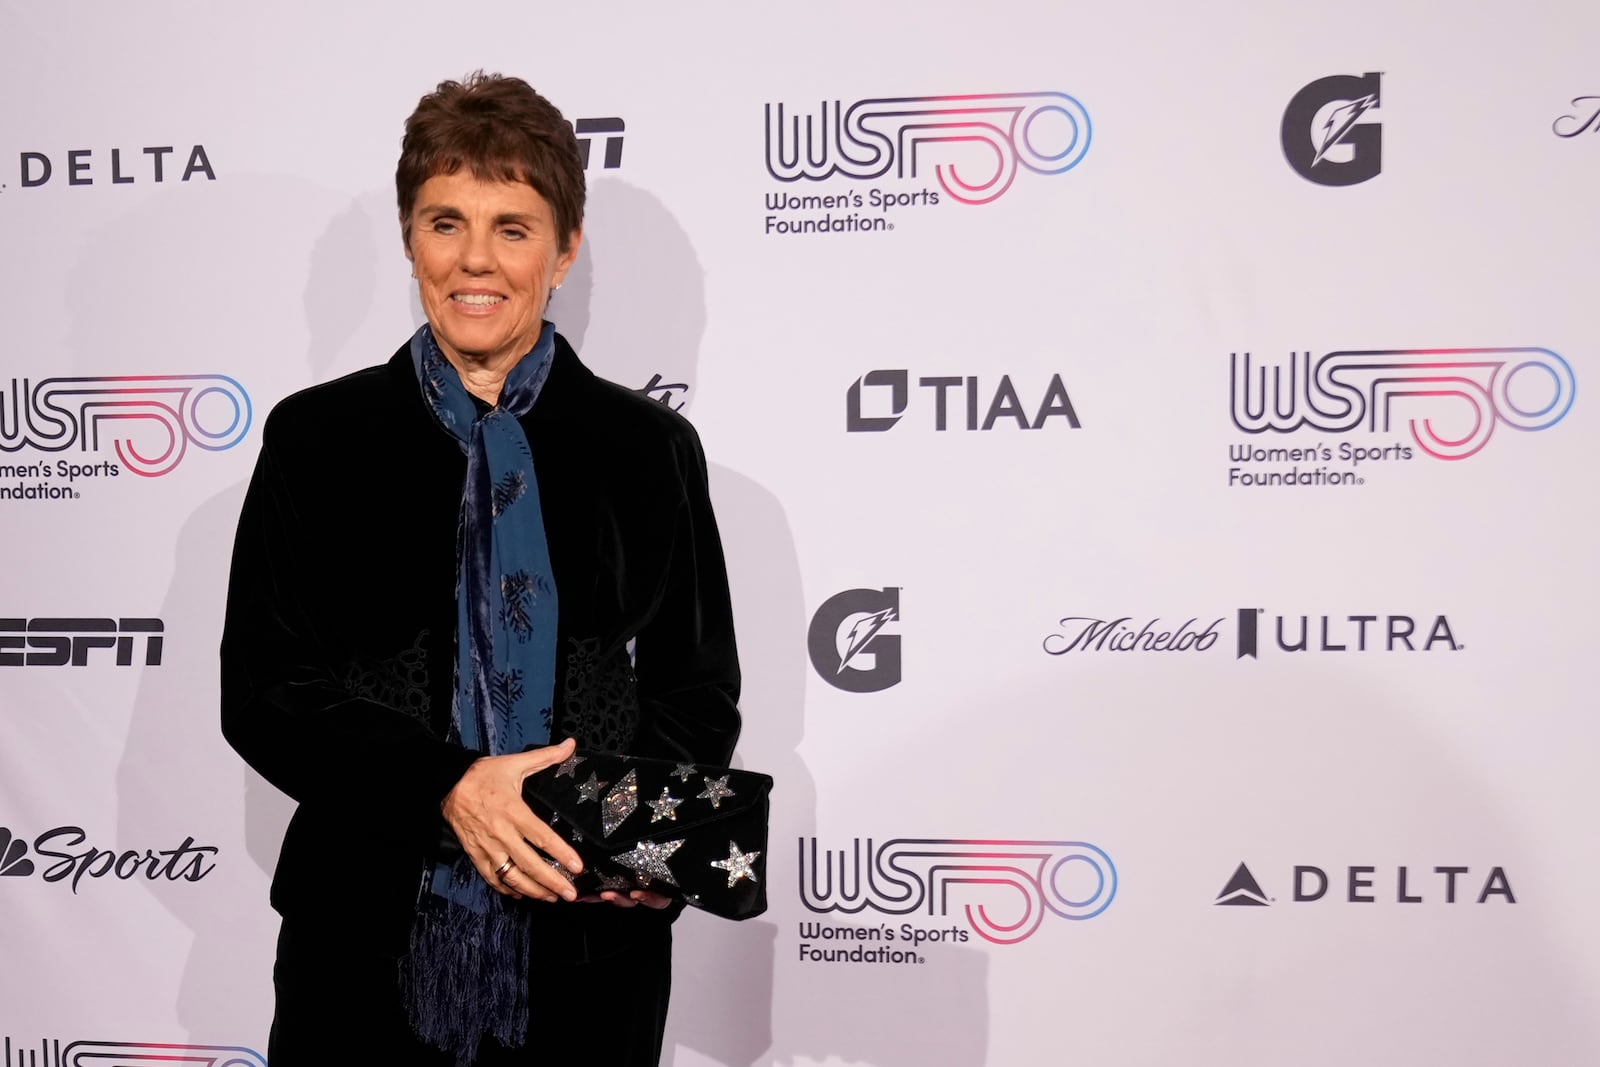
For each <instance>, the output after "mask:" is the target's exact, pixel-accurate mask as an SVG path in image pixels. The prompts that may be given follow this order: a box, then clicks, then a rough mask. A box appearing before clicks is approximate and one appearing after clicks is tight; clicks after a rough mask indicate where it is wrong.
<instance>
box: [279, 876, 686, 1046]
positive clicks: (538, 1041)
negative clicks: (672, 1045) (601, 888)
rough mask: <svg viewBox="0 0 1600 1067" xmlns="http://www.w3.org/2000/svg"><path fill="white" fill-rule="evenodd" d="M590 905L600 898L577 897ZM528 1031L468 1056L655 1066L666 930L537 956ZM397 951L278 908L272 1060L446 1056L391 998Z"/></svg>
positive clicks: (668, 977) (662, 1016)
mask: <svg viewBox="0 0 1600 1067" xmlns="http://www.w3.org/2000/svg"><path fill="white" fill-rule="evenodd" d="M584 906H585V907H600V906H601V905H598V904H595V905H584ZM534 954H535V960H536V963H535V974H534V975H533V978H532V982H531V994H532V996H531V1000H530V1010H529V1016H530V1022H529V1025H528V1043H527V1045H526V1046H524V1047H522V1048H511V1049H508V1048H505V1047H503V1046H502V1045H501V1044H500V1043H499V1042H498V1041H496V1040H494V1039H493V1038H489V1039H487V1040H486V1041H485V1042H484V1044H483V1046H482V1047H481V1048H480V1049H479V1051H478V1056H477V1058H476V1059H474V1060H473V1064H474V1067H513V1065H523V1064H534V1063H552V1062H572V1063H603V1064H606V1065H608V1067H611V1065H615V1067H657V1065H658V1064H659V1063H660V1061H661V1042H662V1035H663V1033H664V1031H665V1029H666V1025H667V998H668V994H669V992H670V991H671V985H672V931H671V928H670V927H668V926H666V925H664V924H663V925H662V926H661V927H659V928H658V929H653V930H651V931H649V934H648V936H647V937H645V938H641V939H640V940H639V941H637V942H635V943H633V944H630V945H629V946H628V947H627V949H626V950H624V951H623V952H621V953H620V954H616V955H610V956H605V957H602V958H599V959H589V960H586V961H584V962H578V963H570V962H563V963H560V964H549V965H546V964H542V963H539V962H537V959H538V949H537V946H535V952H534ZM399 967H400V960H399V959H398V958H397V957H395V956H393V955H386V954H385V953H384V952H383V951H381V950H374V949H372V948H370V947H366V946H363V945H362V943H361V942H360V941H358V940H355V939H352V938H350V937H349V936H348V934H341V933H340V932H338V931H331V930H328V929H326V928H318V927H313V926H310V925H307V924H304V923H295V922H293V921H292V920H288V919H285V920H284V922H283V925H282V927H281V929H280V931H279V934H278V959H277V962H276V964H275V965H274V966H273V971H272V980H273V986H274V988H275V990H276V994H277V1002H276V1007H275V1011H274V1014H273V1019H272V1034H271V1037H270V1038H269V1039H268V1043H267V1060H268V1062H270V1063H271V1064H272V1067H333V1065H345V1064H353V1063H361V1064H373V1065H380V1064H381V1065H383V1067H455V1060H454V1057H452V1056H450V1055H449V1054H447V1053H444V1052H441V1051H440V1050H438V1049H435V1048H432V1047H430V1046H428V1045H425V1044H423V1043H422V1042H420V1041H419V1040H418V1039H417V1038H416V1036H415V1035H414V1034H413V1033H412V1030H411V1024H410V1021H409V1020H408V1019H407V1018H406V1014H405V1011H404V1009H403V1008H402V1006H401V1004H400V991H399Z"/></svg>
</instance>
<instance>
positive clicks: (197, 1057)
mask: <svg viewBox="0 0 1600 1067" xmlns="http://www.w3.org/2000/svg"><path fill="white" fill-rule="evenodd" d="M157 1065H160V1067H176V1065H187V1067H267V1058H266V1057H265V1056H263V1055H262V1054H261V1053H259V1052H257V1051H255V1050H254V1049H248V1048H244V1047H243V1046H240V1045H152V1044H146V1043H144V1042H141V1041H73V1042H71V1043H69V1044H67V1045H62V1043H61V1042H60V1041H59V1040H54V1039H48V1038H46V1039H41V1040H40V1042H39V1044H38V1045H37V1046H33V1045H23V1044H22V1043H21V1042H18V1043H17V1044H16V1046H15V1056H13V1046H12V1043H11V1039H10V1038H9V1037H8V1038H5V1039H4V1045H3V1048H0V1067H157Z"/></svg>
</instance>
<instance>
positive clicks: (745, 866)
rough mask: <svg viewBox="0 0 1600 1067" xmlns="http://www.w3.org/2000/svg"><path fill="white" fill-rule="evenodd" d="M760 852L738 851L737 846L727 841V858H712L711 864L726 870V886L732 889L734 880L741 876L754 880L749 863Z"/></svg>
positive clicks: (754, 859) (753, 860)
mask: <svg viewBox="0 0 1600 1067" xmlns="http://www.w3.org/2000/svg"><path fill="white" fill-rule="evenodd" d="M760 855H761V853H760V852H740V851H739V846H738V845H737V844H735V843H734V842H732V841H729V842H728V858H727V859H725V860H712V861H711V866H713V867H716V868H718V869H720V870H724V871H727V872H728V888H729V889H732V888H733V885H734V883H735V882H737V881H738V880H739V879H741V878H748V879H750V880H751V881H752V882H754V881H756V872H755V871H753V870H751V869H750V865H751V864H752V863H754V862H755V861H756V857H757V856H760Z"/></svg>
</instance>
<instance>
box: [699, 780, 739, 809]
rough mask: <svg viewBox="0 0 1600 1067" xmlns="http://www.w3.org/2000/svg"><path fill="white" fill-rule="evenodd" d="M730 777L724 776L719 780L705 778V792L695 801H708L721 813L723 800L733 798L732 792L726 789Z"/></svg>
mask: <svg viewBox="0 0 1600 1067" xmlns="http://www.w3.org/2000/svg"><path fill="white" fill-rule="evenodd" d="M731 777H733V776H732V775H730V774H724V775H723V776H722V777H721V778H707V779H706V788H705V792H703V793H701V794H700V795H699V797H698V798H697V799H700V800H709V801H711V806H712V807H713V808H715V809H717V810H718V811H721V810H722V801H723V799H724V798H726V797H731V796H733V790H731V789H729V788H728V779H729V778H731Z"/></svg>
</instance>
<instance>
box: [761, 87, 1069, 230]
mask: <svg viewBox="0 0 1600 1067" xmlns="http://www.w3.org/2000/svg"><path fill="white" fill-rule="evenodd" d="M766 126H767V173H768V174H770V175H772V177H773V178H775V179H777V180H778V181H780V182H794V181H799V180H800V179H802V178H804V179H806V180H808V181H824V180H826V179H829V178H832V177H835V176H839V177H844V178H852V179H857V180H869V181H870V180H875V179H879V178H895V179H907V180H909V179H914V178H916V177H917V176H918V174H919V173H920V172H921V171H923V170H925V169H926V168H927V167H928V166H929V165H930V164H931V165H932V166H933V171H934V174H935V176H936V177H937V178H938V181H939V185H940V187H941V188H942V189H943V190H944V191H945V193H947V194H948V195H950V196H951V197H953V198H955V199H956V200H959V201H961V202H962V203H964V204H987V203H989V202H990V201H993V200H997V199H999V197H1001V196H1002V195H1003V194H1004V193H1005V192H1006V190H1008V189H1010V188H1011V183H1012V182H1013V181H1015V180H1016V177H1017V174H1018V173H1019V168H1021V169H1022V170H1027V171H1031V172H1033V173H1034V174H1046V175H1048V174H1062V173H1064V172H1066V171H1069V170H1071V169H1072V168H1073V167H1075V166H1077V165H1078V163H1079V162H1081V161H1082V159H1083V157H1084V154H1085V153H1086V152H1088V151H1089V140H1090V135H1091V127H1090V124H1089V113H1088V112H1087V111H1085V110H1084V108H1083V105H1082V104H1080V103H1078V101H1077V100H1075V99H1073V98H1072V97H1070V96H1068V95H1067V94H1066V93H1058V92H1043V93H980V94H976V95H970V96H900V97H875V98H873V99H869V100H857V101H856V102H855V103H853V104H849V105H845V104H843V103H841V102H840V101H838V100H834V101H827V100H823V101H821V102H820V103H819V105H818V110H817V112H816V113H814V114H811V113H804V112H797V111H795V110H794V109H792V108H789V107H788V106H787V105H785V104H768V105H767V106H766ZM958 167H959V168H960V171H959V172H958V170H957V168H958ZM922 202H933V203H936V202H937V200H936V199H935V200H933V201H927V200H925V199H924V200H923V201H922Z"/></svg>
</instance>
